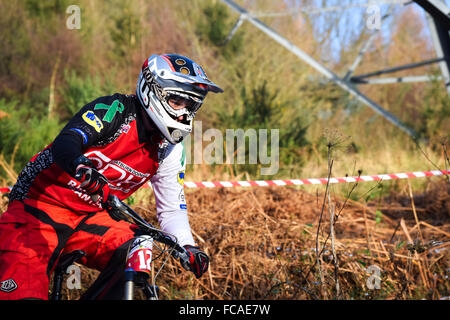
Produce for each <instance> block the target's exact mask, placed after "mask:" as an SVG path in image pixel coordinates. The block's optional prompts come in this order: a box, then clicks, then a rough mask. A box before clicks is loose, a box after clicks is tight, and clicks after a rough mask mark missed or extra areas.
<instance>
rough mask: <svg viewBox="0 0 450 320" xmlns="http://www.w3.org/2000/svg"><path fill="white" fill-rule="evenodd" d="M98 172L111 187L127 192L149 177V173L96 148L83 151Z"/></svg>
mask: <svg viewBox="0 0 450 320" xmlns="http://www.w3.org/2000/svg"><path fill="white" fill-rule="evenodd" d="M85 156H86V157H87V158H89V160H91V161H92V162H93V163H94V165H95V167H96V168H97V170H98V172H100V173H101V174H103V175H104V176H105V177H106V178H108V181H109V187H110V188H111V189H115V190H120V191H122V192H124V193H129V192H130V191H131V189H133V188H136V187H140V186H141V185H143V184H144V183H145V181H147V180H148V178H149V177H150V174H149V173H142V172H139V171H138V170H136V169H134V168H132V167H130V166H129V165H127V164H126V163H123V162H122V161H119V160H113V159H110V158H108V157H107V156H105V155H104V154H103V153H101V152H100V151H98V150H95V151H91V152H88V153H85Z"/></svg>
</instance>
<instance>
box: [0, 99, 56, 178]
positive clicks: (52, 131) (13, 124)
mask: <svg viewBox="0 0 450 320" xmlns="http://www.w3.org/2000/svg"><path fill="white" fill-rule="evenodd" d="M30 109H32V108H31V107H29V106H24V105H21V106H20V107H19V104H18V102H17V101H11V102H6V101H5V100H4V99H2V100H0V110H2V111H3V112H5V113H6V114H7V116H4V117H2V118H0V154H3V155H4V157H5V159H6V161H8V162H14V169H15V170H16V171H17V172H19V171H20V170H21V169H22V168H23V167H24V165H25V164H26V163H27V162H28V160H30V158H32V157H33V156H34V155H35V154H36V153H38V152H39V151H40V150H41V149H42V148H44V147H45V146H46V145H48V144H49V143H51V142H52V141H53V139H54V138H55V137H56V135H57V134H58V132H59V131H60V130H61V129H62V125H61V124H60V123H59V120H58V119H57V118H53V119H48V118H47V117H38V116H36V115H31V116H30V111H29V110H30Z"/></svg>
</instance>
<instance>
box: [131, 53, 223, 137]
mask: <svg viewBox="0 0 450 320" xmlns="http://www.w3.org/2000/svg"><path fill="white" fill-rule="evenodd" d="M209 91H212V92H214V93H219V92H223V90H222V89H221V88H220V87H219V86H217V85H216V84H214V83H213V82H211V81H210V80H209V79H208V78H207V76H206V73H205V71H204V70H203V69H202V67H201V66H200V65H198V64H197V63H195V62H194V61H192V60H191V59H189V58H187V57H184V56H181V55H176V54H165V55H152V56H150V57H149V58H148V59H147V60H146V61H145V62H144V64H143V65H142V69H141V72H140V74H139V79H138V82H137V89H136V93H137V96H138V98H139V101H140V102H141V104H142V106H143V107H144V108H145V111H146V112H147V114H148V115H149V116H150V118H151V119H152V120H153V122H154V124H155V125H156V126H157V127H158V129H159V131H160V132H161V133H162V135H163V136H164V137H165V138H166V139H167V140H168V141H169V142H170V143H172V144H176V143H179V142H181V141H182V140H183V138H184V137H185V136H187V135H189V134H190V132H191V131H192V120H193V119H194V117H195V114H196V112H197V111H198V109H199V108H200V107H201V106H202V104H203V101H204V99H205V97H206V94H207V93H208V92H209ZM169 101H171V102H172V105H173V101H175V102H176V101H183V103H182V106H183V107H182V108H173V107H172V106H171V104H170V103H169Z"/></svg>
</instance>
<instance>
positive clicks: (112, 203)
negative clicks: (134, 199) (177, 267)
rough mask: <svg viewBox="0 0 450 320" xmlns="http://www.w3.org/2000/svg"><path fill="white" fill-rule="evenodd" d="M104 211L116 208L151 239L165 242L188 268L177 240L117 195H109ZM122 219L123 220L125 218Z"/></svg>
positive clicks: (184, 252) (187, 260)
mask: <svg viewBox="0 0 450 320" xmlns="http://www.w3.org/2000/svg"><path fill="white" fill-rule="evenodd" d="M106 204H107V208H106V211H108V212H111V211H112V210H118V211H119V212H120V213H121V214H122V215H123V216H124V218H125V219H126V218H131V220H133V222H134V223H135V224H136V225H138V226H139V227H140V228H141V229H142V230H143V231H145V232H146V234H148V235H150V236H151V237H152V238H153V240H155V241H158V242H160V243H163V244H166V245H168V246H169V247H171V248H173V249H174V251H173V252H172V256H174V258H176V259H180V262H181V265H182V266H183V267H184V268H185V269H187V270H190V264H189V256H188V254H187V251H186V249H184V248H183V247H182V246H180V245H179V244H178V242H177V241H175V240H173V239H172V238H171V237H170V236H169V234H168V233H166V232H164V231H162V230H160V229H158V228H156V227H154V226H153V225H151V224H150V223H148V222H147V221H145V220H144V219H143V218H142V217H141V216H140V215H139V214H138V213H137V212H136V211H134V210H133V209H131V208H130V207H129V206H127V205H126V204H125V203H124V202H123V201H121V200H120V199H119V198H118V197H117V196H114V195H109V197H108V201H107V202H106ZM125 219H124V220H125Z"/></svg>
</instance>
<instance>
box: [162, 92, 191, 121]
mask: <svg viewBox="0 0 450 320" xmlns="http://www.w3.org/2000/svg"><path fill="white" fill-rule="evenodd" d="M168 102H169V105H170V106H171V107H172V108H173V109H175V110H180V109H183V108H187V107H189V106H190V105H191V101H189V100H187V99H183V98H181V97H174V98H170V99H169V101H168ZM183 117H184V116H182V115H181V116H179V117H177V118H176V119H175V120H176V121H178V122H181V121H182V120H183Z"/></svg>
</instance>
